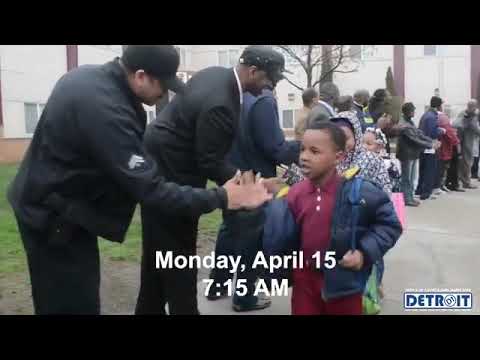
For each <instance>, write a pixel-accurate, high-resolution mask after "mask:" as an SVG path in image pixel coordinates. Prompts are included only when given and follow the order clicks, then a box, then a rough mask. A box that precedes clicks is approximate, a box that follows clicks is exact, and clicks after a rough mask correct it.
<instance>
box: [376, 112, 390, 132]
mask: <svg viewBox="0 0 480 360" xmlns="http://www.w3.org/2000/svg"><path fill="white" fill-rule="evenodd" d="M391 125H392V115H390V114H383V115H382V116H381V117H380V118H379V119H378V120H377V127H378V128H379V129H381V130H384V129H388V128H389V127H390V126H391Z"/></svg>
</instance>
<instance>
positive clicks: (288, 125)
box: [282, 110, 293, 129]
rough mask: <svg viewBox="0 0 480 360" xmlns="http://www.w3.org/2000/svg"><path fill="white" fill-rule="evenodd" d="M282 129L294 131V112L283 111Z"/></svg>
mask: <svg viewBox="0 0 480 360" xmlns="http://www.w3.org/2000/svg"><path fill="white" fill-rule="evenodd" d="M282 115H283V116H282V128H284V129H293V110H283V112H282Z"/></svg>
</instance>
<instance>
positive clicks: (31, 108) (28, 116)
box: [24, 103, 45, 134]
mask: <svg viewBox="0 0 480 360" xmlns="http://www.w3.org/2000/svg"><path fill="white" fill-rule="evenodd" d="M24 107H25V133H27V134H33V133H34V132H35V128H36V127H37V124H38V120H39V119H40V116H41V115H42V112H43V109H44V108H45V104H34V103H25V106H24Z"/></svg>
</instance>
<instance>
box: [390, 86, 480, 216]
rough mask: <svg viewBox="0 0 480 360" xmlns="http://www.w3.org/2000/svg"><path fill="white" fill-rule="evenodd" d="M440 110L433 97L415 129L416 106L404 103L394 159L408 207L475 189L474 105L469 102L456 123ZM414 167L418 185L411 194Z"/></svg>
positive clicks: (476, 133)
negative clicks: (400, 166)
mask: <svg viewBox="0 0 480 360" xmlns="http://www.w3.org/2000/svg"><path fill="white" fill-rule="evenodd" d="M442 106H443V101H442V99H441V98H440V97H437V96H434V97H432V98H431V100H430V108H429V109H428V110H427V111H426V112H425V114H423V116H422V117H421V119H420V121H419V125H418V128H417V127H416V126H415V124H414V122H413V117H414V116H415V106H414V105H413V104H412V103H406V104H404V105H403V107H402V113H403V116H402V120H401V122H400V125H399V127H398V143H397V158H398V159H399V160H400V161H401V164H402V191H403V193H404V196H405V202H406V205H407V206H414V207H416V206H419V205H420V201H419V200H428V199H436V198H437V197H438V196H439V195H442V194H444V193H448V192H450V191H458V192H465V191H466V189H476V188H477V186H475V185H473V184H472V181H471V179H472V178H478V165H476V164H478V153H479V138H480V128H479V120H478V105H477V101H476V100H471V101H469V102H468V104H467V108H466V109H465V110H464V111H462V112H460V113H459V114H458V116H457V119H456V121H452V120H451V119H449V118H448V116H447V114H446V113H444V112H443V111H442ZM417 163H418V170H419V173H418V185H417V187H416V189H415V190H414V185H415V181H416V178H417V176H416V173H417ZM418 199H419V200H418Z"/></svg>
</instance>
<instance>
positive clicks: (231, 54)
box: [218, 49, 240, 67]
mask: <svg viewBox="0 0 480 360" xmlns="http://www.w3.org/2000/svg"><path fill="white" fill-rule="evenodd" d="M239 57H240V54H239V51H238V50H236V49H235V50H219V51H218V65H219V66H223V67H233V66H235V65H237V62H238V58H239Z"/></svg>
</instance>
